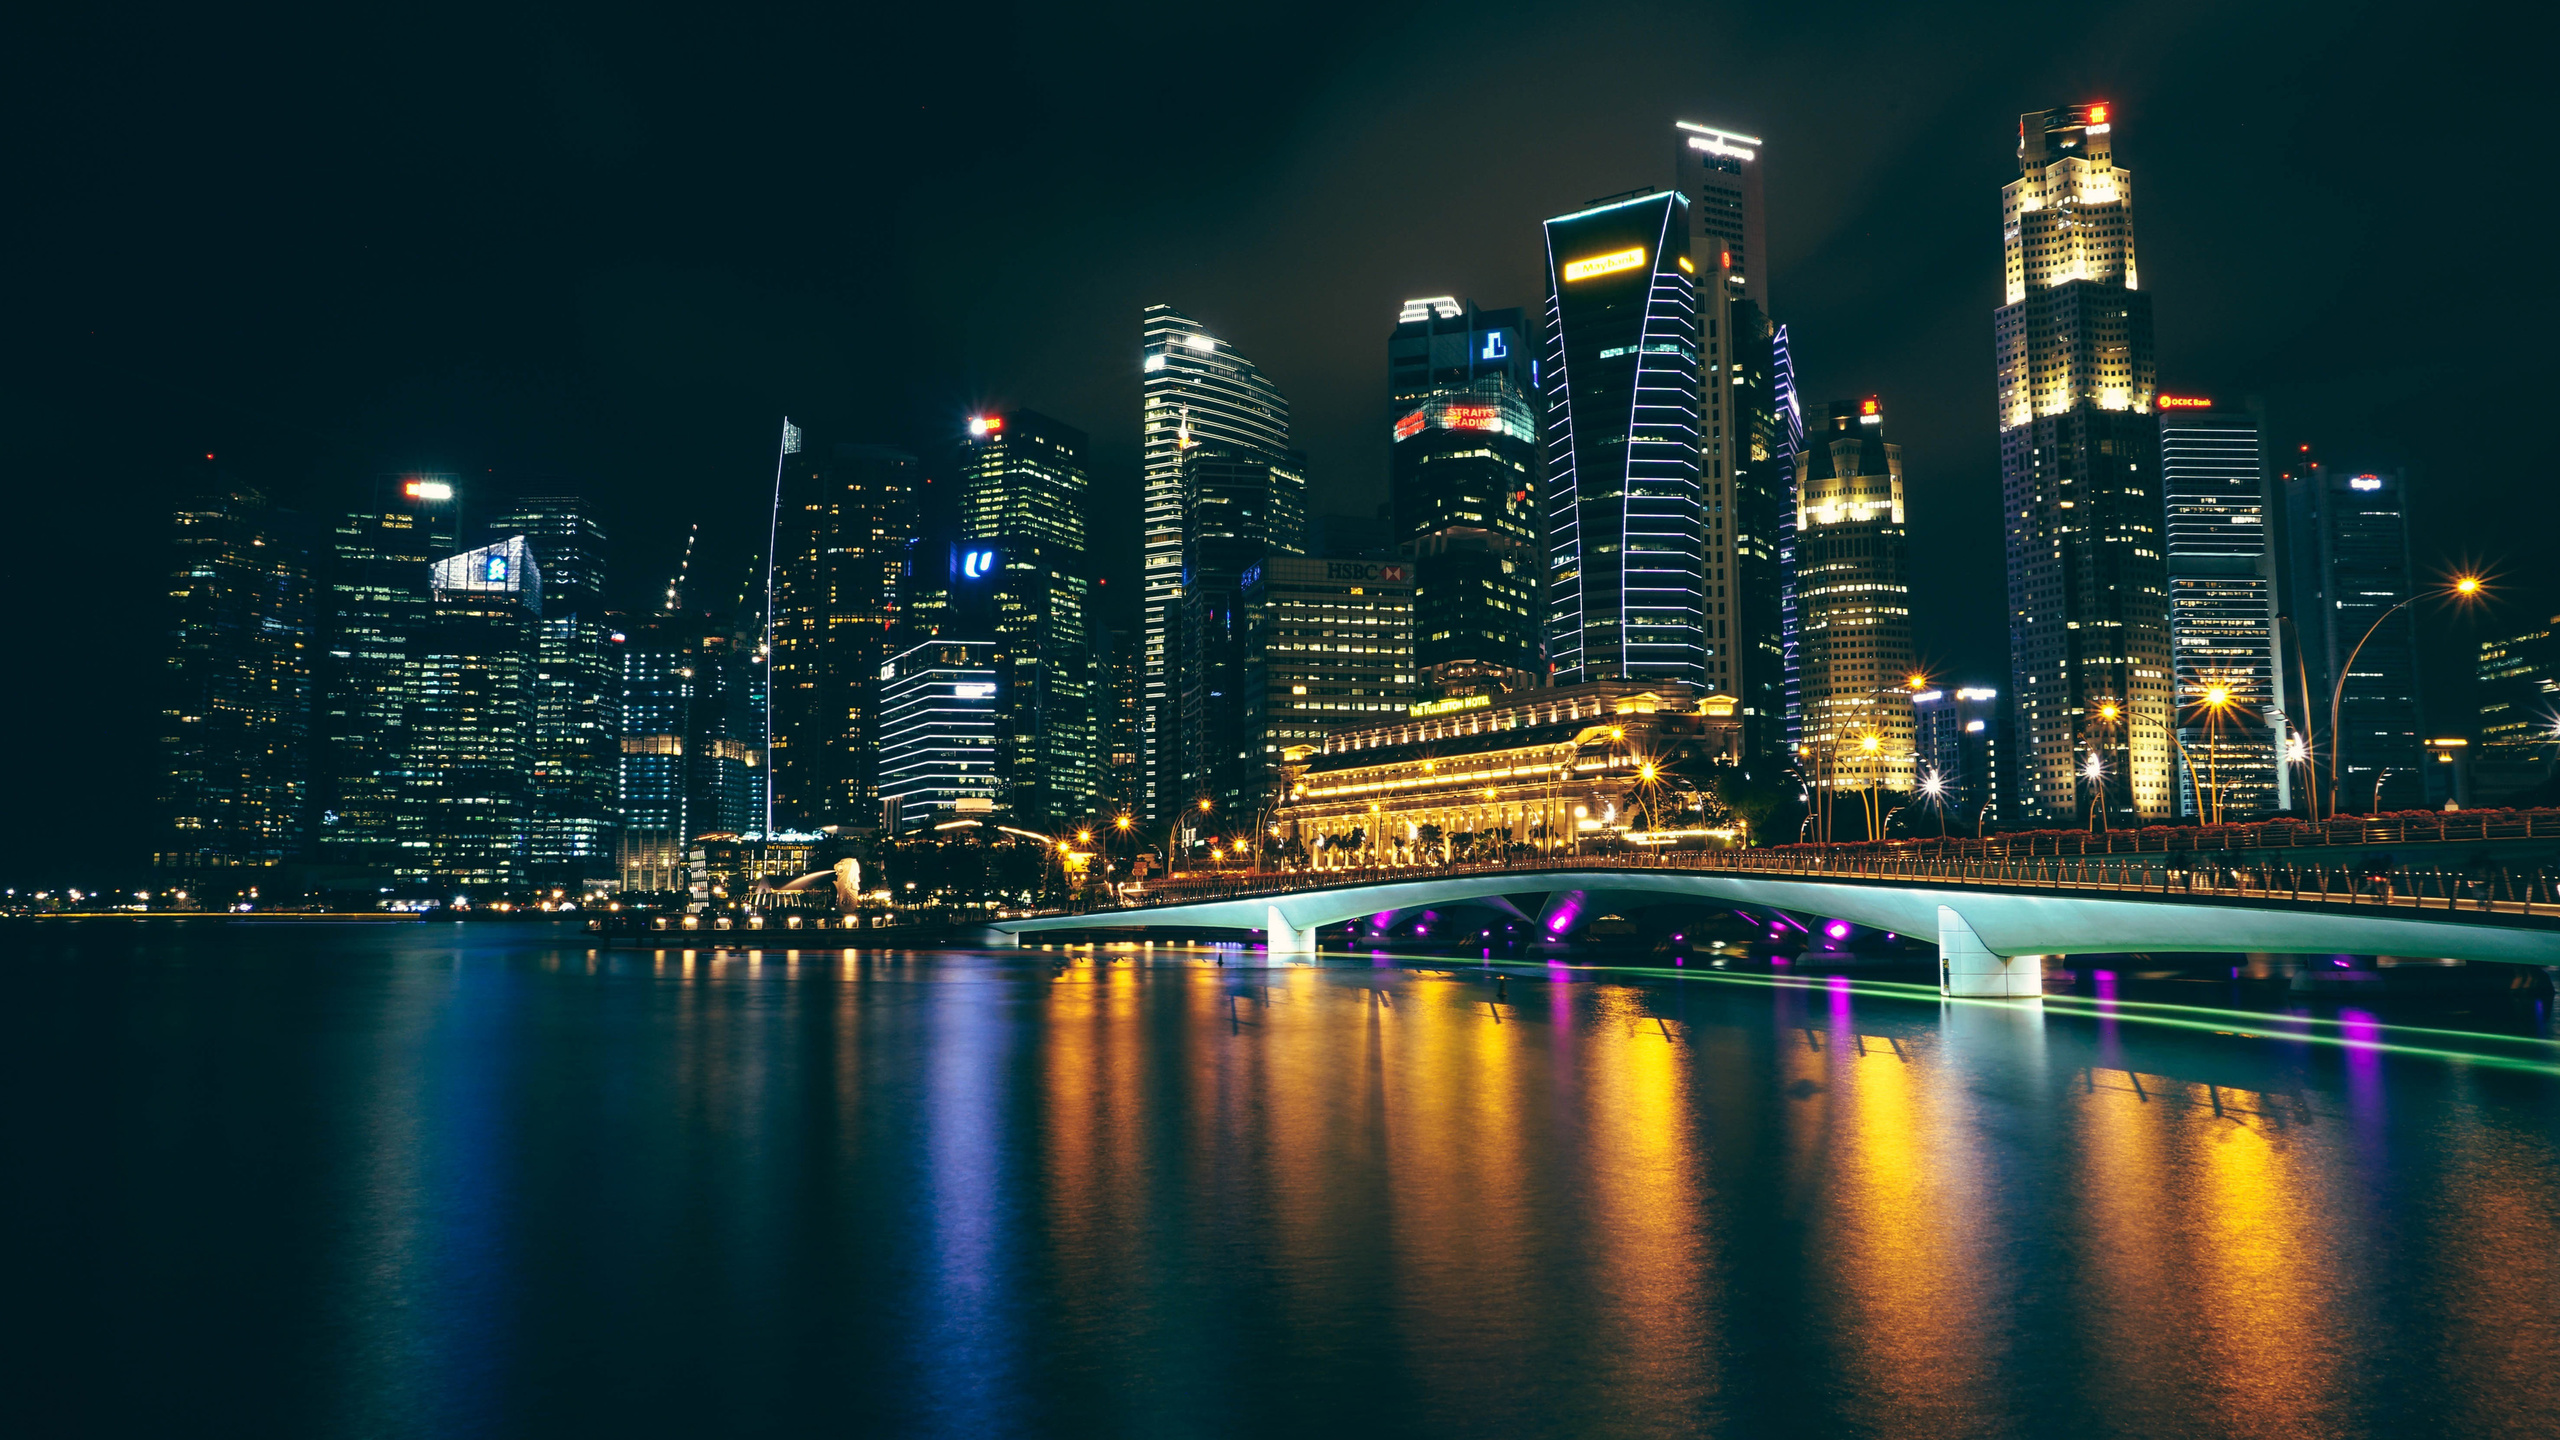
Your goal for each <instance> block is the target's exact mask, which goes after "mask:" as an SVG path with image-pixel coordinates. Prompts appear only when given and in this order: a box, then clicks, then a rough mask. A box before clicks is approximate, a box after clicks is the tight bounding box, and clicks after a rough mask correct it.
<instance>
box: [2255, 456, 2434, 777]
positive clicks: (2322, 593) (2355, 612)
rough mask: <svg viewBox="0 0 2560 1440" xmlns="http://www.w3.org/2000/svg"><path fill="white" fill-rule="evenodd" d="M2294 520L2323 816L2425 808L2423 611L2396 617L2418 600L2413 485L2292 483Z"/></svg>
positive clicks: (2363, 475) (2288, 526)
mask: <svg viewBox="0 0 2560 1440" xmlns="http://www.w3.org/2000/svg"><path fill="white" fill-rule="evenodd" d="M2285 509H2286V516H2285V546H2286V551H2287V553H2286V556H2285V570H2286V572H2287V577H2288V578H2287V584H2288V586H2289V587H2290V588H2291V591H2292V597H2293V616H2294V625H2295V627H2296V629H2297V630H2298V631H2299V632H2300V633H2301V636H2302V645H2303V649H2304V652H2305V659H2306V661H2307V662H2308V663H2307V664H2306V665H2305V667H2304V668H2306V669H2307V670H2308V671H2309V672H2310V683H2311V704H2310V706H2309V707H2308V708H2309V710H2310V712H2311V723H2312V728H2313V732H2314V734H2315V735H2317V736H2318V737H2319V741H2318V743H2317V744H2316V745H2315V746H2314V747H2313V749H2312V764H2313V766H2314V767H2315V770H2316V773H2317V775H2318V777H2319V782H2318V783H2319V784H2320V785H2321V787H2322V801H2321V806H2320V809H2321V813H2322V814H2324V815H2326V814H2360V813H2365V812H2367V811H2370V810H2373V809H2375V808H2377V807H2378V808H2380V809H2384V810H2394V809H2407V808H2410V807H2414V806H2419V805H2423V804H2425V803H2426V787H2425V783H2424V774H2425V772H2424V770H2423V768H2422V767H2423V766H2424V764H2425V755H2424V753H2423V749H2424V747H2423V746H2422V745H2421V743H2420V742H2421V740H2422V739H2423V737H2422V736H2421V734H2420V727H2421V724H2422V717H2421V715H2420V712H2419V706H2418V680H2419V675H2418V616H2417V607H2416V606H2414V605H2413V606H2410V607H2408V608H2406V609H2402V610H2400V611H2399V612H2398V613H2397V614H2393V613H2392V611H2393V609H2394V608H2395V607H2397V606H2399V605H2400V604H2401V602H2402V601H2405V600H2407V599H2408V598H2409V597H2410V595H2411V594H2412V593H2414V592H2413V591H2412V590H2411V589H2410V585H2411V583H2412V572H2411V569H2410V564H2409V515H2408V483H2407V481H2406V479H2405V477H2403V476H2402V475H2401V474H2400V473H2399V472H2397V471H2384V472H2373V471H2366V472H2357V471H2352V470H2340V469H2333V468H2331V467H2329V466H2326V465H2321V466H2315V467H2312V468H2311V469H2309V470H2308V471H2307V472H2305V473H2303V474H2301V475H2299V476H2298V477H2297V478H2295V479H2292V480H2289V481H2287V482H2286V486H2285ZM2350 661H2352V662H2353V663H2352V664H2350Z"/></svg>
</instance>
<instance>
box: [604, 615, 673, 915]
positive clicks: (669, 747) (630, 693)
mask: <svg viewBox="0 0 2560 1440" xmlns="http://www.w3.org/2000/svg"><path fill="white" fill-rule="evenodd" d="M682 634H683V630H682V627H681V624H680V622H679V621H678V619H677V618H676V617H675V616H672V615H654V616H650V617H648V618H647V619H644V620H636V621H633V622H632V623H630V624H629V625H627V626H626V627H625V628H624V629H621V630H616V631H614V632H612V633H611V634H610V635H609V636H608V640H609V643H611V644H612V645H613V647H614V649H615V650H616V651H617V652H618V654H619V658H620V660H621V669H622V766H621V783H620V810H621V814H622V829H621V834H620V837H619V841H618V854H619V857H620V863H619V865H618V866H617V868H618V869H619V870H620V872H621V876H622V885H623V888H624V889H626V890H639V891H651V892H664V891H672V890H681V889H683V888H685V873H684V866H685V850H686V848H687V847H688V846H689V845H690V844H691V842H692V840H693V827H692V824H691V823H690V818H689V817H688V816H687V814H686V812H685V801H686V786H685V738H686V735H687V733H688V732H689V731H690V730H691V729H692V726H693V663H692V658H691V657H690V656H689V655H688V654H687V653H686V647H685V642H684V640H683V638H682Z"/></svg>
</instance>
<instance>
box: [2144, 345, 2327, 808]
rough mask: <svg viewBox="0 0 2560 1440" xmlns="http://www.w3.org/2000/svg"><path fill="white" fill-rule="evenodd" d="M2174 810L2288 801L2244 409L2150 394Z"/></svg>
mask: <svg viewBox="0 0 2560 1440" xmlns="http://www.w3.org/2000/svg"><path fill="white" fill-rule="evenodd" d="M2153 404H2154V405H2155V407H2156V408H2157V409H2158V412H2159V416H2160V486H2161V497H2162V500H2163V502H2164V504H2165V507H2166V522H2167V523H2166V527H2165V529H2166V534H2167V539H2168V555H2169V561H2168V573H2169V658H2170V664H2171V666H2172V667H2173V669H2174V670H2175V672H2176V675H2177V690H2176V694H2177V703H2178V731H2177V734H2178V750H2179V755H2180V759H2181V764H2180V773H2181V776H2182V780H2181V783H2180V785H2179V789H2178V796H2177V802H2178V813H2179V814H2181V815H2191V816H2201V817H2203V818H2205V819H2208V820H2216V819H2218V820H2256V819H2260V818H2263V817H2264V816H2266V815H2269V814H2272V813H2274V812H2276V811H2278V810H2285V809H2290V808H2292V798H2293V797H2292V786H2291V778H2292V777H2291V776H2290V774H2289V773H2288V772H2287V768H2286V767H2285V766H2284V765H2283V764H2282V763H2280V757H2281V756H2282V755H2283V754H2284V751H2285V741H2286V739H2287V738H2288V734H2289V731H2288V728H2287V722H2286V717H2285V692H2286V691H2287V690H2288V689H2289V688H2291V687H2289V686H2287V685H2286V684H2285V674H2284V664H2283V661H2282V658H2281V656H2282V646H2281V645H2280V643H2279V638H2280V637H2279V636H2278V634H2277V630H2276V556H2275V546H2274V544H2273V537H2272V536H2271V534H2270V533H2269V532H2270V529H2271V527H2270V526H2269V524H2268V518H2269V517H2268V514H2267V511H2268V505H2267V474H2266V469H2265V467H2264V465H2263V464H2262V463H2261V460H2262V457H2261V454H2260V451H2259V444H2258V435H2259V430H2260V424H2259V417H2258V414H2257V412H2256V411H2255V410H2254V409H2250V408H2243V407H2239V406H2216V405H2215V404H2214V403H2213V401H2212V400H2210V399H2209V398H2207V397H2204V396H2201V395H2159V396H2155V397H2153Z"/></svg>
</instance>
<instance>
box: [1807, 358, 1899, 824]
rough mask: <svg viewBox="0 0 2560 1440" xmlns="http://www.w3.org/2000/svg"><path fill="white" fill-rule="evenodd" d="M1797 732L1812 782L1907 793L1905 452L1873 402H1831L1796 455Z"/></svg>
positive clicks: (1882, 409)
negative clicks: (1888, 435) (1888, 434)
mask: <svg viewBox="0 0 2560 1440" xmlns="http://www.w3.org/2000/svg"><path fill="white" fill-rule="evenodd" d="M1795 489H1796V606H1797V613H1798V616H1799V624H1800V626H1801V629H1800V631H1799V632H1798V641H1799V646H1800V650H1799V653H1800V655H1801V657H1802V659H1801V664H1802V677H1803V678H1802V692H1801V696H1800V702H1799V703H1800V704H1801V706H1802V714H1803V721H1802V729H1801V738H1800V739H1799V741H1798V745H1799V748H1800V749H1801V750H1803V751H1805V752H1807V754H1806V755H1805V756H1804V759H1805V760H1806V762H1807V772H1808V774H1809V776H1810V777H1811V779H1812V781H1813V783H1814V784H1816V785H1828V786H1833V787H1837V788H1840V789H1882V790H1887V791H1895V792H1901V793H1905V794H1907V793H1910V791H1911V790H1912V788H1913V785H1914V781H1915V778H1916V769H1915V766H1916V759H1917V757H1916V755H1915V751H1914V741H1913V735H1912V713H1911V696H1912V694H1913V693H1914V692H1915V691H1916V690H1918V689H1920V688H1922V687H1921V686H1920V685H1919V684H1917V683H1916V682H1917V681H1918V680H1919V666H1918V654H1917V652H1916V650H1915V649H1914V648H1913V644H1912V634H1911V572H1910V556H1909V553H1908V552H1909V544H1910V541H1909V536H1910V530H1909V528H1908V526H1909V519H1908V512H1907V509H1906V506H1905V495H1904V490H1903V482H1902V447H1901V446H1899V445H1896V444H1893V443H1892V442H1890V441H1888V440H1886V439H1885V438H1884V407H1883V406H1882V405H1881V404H1880V403H1878V402H1877V401H1876V400H1875V399H1873V398H1872V397H1871V398H1869V399H1866V400H1863V401H1860V402H1859V403H1857V404H1855V405H1850V404H1846V403H1842V404H1835V405H1833V406H1832V407H1831V415H1830V423H1829V424H1828V425H1826V426H1825V427H1824V428H1822V429H1820V430H1818V431H1816V432H1814V433H1813V434H1811V435H1809V436H1807V437H1806V441H1805V448H1804V453H1802V454H1800V455H1798V456H1797V457H1796V485H1795Z"/></svg>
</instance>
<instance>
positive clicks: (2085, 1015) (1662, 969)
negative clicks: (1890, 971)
mask: <svg viewBox="0 0 2560 1440" xmlns="http://www.w3.org/2000/svg"><path fill="white" fill-rule="evenodd" d="M1550 964H1551V967H1552V968H1554V969H1559V970H1587V971H1592V972H1594V973H1604V972H1605V973H1619V974H1627V973H1632V974H1641V975H1648V976H1661V977H1664V978H1668V979H1673V980H1714V981H1720V982H1722V983H1724V984H1728V985H1757V986H1760V987H1761V988H1763V989H1769V990H1801V991H1806V992H1808V993H1813V994H1828V993H1830V992H1832V991H1834V990H1837V989H1839V988H1841V985H1842V981H1841V979H1840V978H1838V977H1824V978H1821V979H1815V978H1811V977H1805V976H1791V975H1766V976H1763V975H1737V974H1734V973H1733V972H1731V971H1724V970H1711V969H1710V970H1691V969H1689V968H1687V967H1686V966H1682V967H1678V968H1674V967H1670V966H1662V965H1565V964H1561V963H1555V962H1550ZM1846 985H1847V988H1848V991H1849V993H1850V994H1852V995H1867V996H1871V997H1873V998H1875V999H1879V1000H1928V1001H1933V1002H1936V1003H1938V1004H1941V1005H1990V1006H1996V1007H1998V1008H2001V1009H2010V1010H2014V1009H2016V1008H2017V1007H2018V1005H2019V1004H2020V1001H2018V1000H2014V999H2001V998H1994V997H1990V996H1972V995H1941V994H1939V993H1938V990H1937V987H1936V986H1934V985H1915V984H1912V983H1910V982H1909V981H1903V980H1849V981H1847V982H1846ZM2040 1003H2041V1004H2042V1005H2043V1006H2045V1007H2046V1008H2047V1009H2052V1008H2056V1007H2059V1008H2060V1009H2061V1010H2062V1011H2063V1013H2065V1014H2068V1015H2070V1016H2072V1017H2074V1018H2076V1019H2088V1020H2115V1021H2119V1022H2122V1023H2124V1024H2128V1025H2157V1026H2161V1027H2163V1028H2166V1029H2174V1030H2194V1031H2199V1032H2202V1033H2205V1034H2211V1035H2241V1036H2246V1037H2247V1038H2249V1039H2253V1040H2290V1041H2293V1042H2295V1043H2297V1044H2302V1045H2326V1046H2329V1047H2331V1048H2333V1049H2338V1050H2364V1051H2370V1052H2373V1053H2375V1054H2381V1055H2403V1056H2408V1057H2411V1058H2413V1059H2425V1060H2443V1061H2449V1062H2451V1063H2454V1064H2459V1065H2484V1066H2488V1067H2490V1068H2492V1069H2497V1070H2520V1071H2523V1072H2524V1073H2526V1074H2529V1075H2550V1076H2560V1062H2553V1061H2548V1060H2532V1059H2525V1058H2522V1057H2519V1056H2514V1055H2493V1054H2483V1053H2479V1052H2476V1051H2470V1050H2448V1049H2445V1048H2443V1047H2441V1046H2434V1045H2410V1044H2404V1043H2401V1042H2399V1041H2395V1040H2358V1039H2353V1038H2350V1037H2348V1036H2345V1035H2316V1034H2310V1033H2307V1032H2305V1031H2302V1030H2297V1029H2290V1028H2282V1027H2288V1026H2295V1025H2311V1024H2324V1025H2342V1024H2344V1023H2346V1022H2344V1021H2336V1020H2314V1019H2312V1018H2310V1017H2307V1016H2293V1015H2287V1016H2268V1015H2264V1014H2259V1013H2256V1012H2252V1011H2247V1010H2225V1009H2217V1008H2214V1007H2210V1006H2202V1005H2171V1004H2166V1003H2163V1002H2160V1001H2123V1000H2116V1001H2093V1000H2085V999H2082V998H2081V997H2079V996H2076V995H2072V996H2047V997H2045V998H2044V1000H2043V1001H2042V1002H2040ZM2128 1006H2139V1007H2140V1008H2141V1009H2142V1010H2145V1011H2153V1010H2160V1011H2174V1012H2180V1013H2177V1014H2142V1013H2126V1007H2128ZM2185 1015H2197V1016H2221V1017H2225V1018H2221V1019H2192V1020H2191V1019H2186V1018H2183V1017H2184V1016H2185ZM2374 1028H2375V1029H2377V1030H2405V1031H2409V1032H2411V1033H2415V1034H2426V1035H2460V1036H2462V1037H2464V1038H2465V1039H2470V1040H2485V1041H2488V1042H2491V1043H2493V1044H2533V1045H2550V1044H2552V1043H2553V1042H2551V1041H2547V1040H2540V1039H2535V1038H2533V1037H2528V1036H2509V1035H2482V1034H2478V1033H2475V1032H2472V1031H2468V1030H2440V1029H2431V1028H2427V1027H2423V1026H2415V1025H2400V1026H2391V1025H2380V1024H2377V1025H2375V1027H2374Z"/></svg>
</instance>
